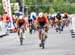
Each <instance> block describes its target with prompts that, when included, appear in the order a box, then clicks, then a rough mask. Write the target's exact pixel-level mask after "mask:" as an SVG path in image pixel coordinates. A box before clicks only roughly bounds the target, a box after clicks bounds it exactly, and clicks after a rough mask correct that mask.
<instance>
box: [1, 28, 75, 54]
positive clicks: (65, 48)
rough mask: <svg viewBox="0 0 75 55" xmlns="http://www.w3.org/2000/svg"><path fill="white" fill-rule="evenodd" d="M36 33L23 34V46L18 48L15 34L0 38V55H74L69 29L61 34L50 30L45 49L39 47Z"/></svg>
mask: <svg viewBox="0 0 75 55" xmlns="http://www.w3.org/2000/svg"><path fill="white" fill-rule="evenodd" d="M38 44H39V41H38V33H37V32H33V34H32V35H31V34H29V33H28V31H26V32H25V34H24V44H23V45H22V46H20V42H19V37H18V35H17V33H10V34H9V35H8V36H5V37H3V38H0V55H75V38H72V36H71V33H70V27H67V28H65V29H64V31H63V32H61V34H59V33H57V32H56V31H55V30H54V29H52V28H50V29H49V32H48V38H47V40H46V42H45V49H41V48H40V47H39V45H38Z"/></svg>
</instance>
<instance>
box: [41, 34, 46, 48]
mask: <svg viewBox="0 0 75 55" xmlns="http://www.w3.org/2000/svg"><path fill="white" fill-rule="evenodd" d="M44 41H45V39H44V34H42V40H41V44H42V46H41V47H42V49H44V48H45V43H44Z"/></svg>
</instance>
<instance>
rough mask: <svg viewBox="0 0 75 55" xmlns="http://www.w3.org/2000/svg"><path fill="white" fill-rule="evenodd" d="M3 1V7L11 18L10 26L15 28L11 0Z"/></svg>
mask: <svg viewBox="0 0 75 55" xmlns="http://www.w3.org/2000/svg"><path fill="white" fill-rule="evenodd" d="M2 3H3V9H4V11H5V12H7V14H8V16H9V18H10V22H9V23H10V24H11V25H10V28H9V29H13V28H14V25H13V20H12V14H11V6H10V0H2Z"/></svg>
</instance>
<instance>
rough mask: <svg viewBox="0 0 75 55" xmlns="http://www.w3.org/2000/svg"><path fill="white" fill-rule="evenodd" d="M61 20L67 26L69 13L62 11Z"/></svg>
mask: <svg viewBox="0 0 75 55" xmlns="http://www.w3.org/2000/svg"><path fill="white" fill-rule="evenodd" d="M63 19H64V20H63V21H64V25H66V26H68V24H69V15H68V14H67V13H64V17H63Z"/></svg>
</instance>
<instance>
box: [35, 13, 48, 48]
mask: <svg viewBox="0 0 75 55" xmlns="http://www.w3.org/2000/svg"><path fill="white" fill-rule="evenodd" d="M35 22H36V28H37V27H38V33H39V42H40V45H41V39H42V36H41V34H42V33H41V31H42V29H43V27H48V18H47V16H45V15H44V14H43V12H40V13H39V14H38V16H37V17H36V21H35ZM45 38H47V36H45ZM40 47H41V46H40Z"/></svg>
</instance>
